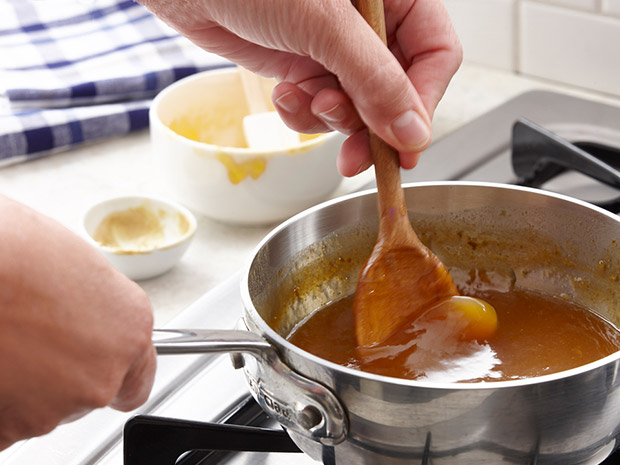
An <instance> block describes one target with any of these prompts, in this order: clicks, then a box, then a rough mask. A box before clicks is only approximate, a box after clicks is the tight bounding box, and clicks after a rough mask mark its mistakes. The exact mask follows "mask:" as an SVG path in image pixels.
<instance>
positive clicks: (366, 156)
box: [336, 129, 372, 177]
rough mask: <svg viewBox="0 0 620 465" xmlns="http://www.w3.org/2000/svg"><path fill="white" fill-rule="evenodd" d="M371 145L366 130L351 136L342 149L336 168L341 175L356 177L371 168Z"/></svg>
mask: <svg viewBox="0 0 620 465" xmlns="http://www.w3.org/2000/svg"><path fill="white" fill-rule="evenodd" d="M371 165H372V158H371V157H370V145H369V143H368V130H366V129H364V130H362V131H359V132H357V133H355V134H353V135H352V136H349V137H348V138H347V139H346V140H345V141H344V142H343V143H342V146H341V147H340V152H339V153H338V158H337V159H336V166H337V167H338V171H340V174H342V175H343V176H346V177H351V176H355V175H357V174H360V173H362V172H363V171H365V170H367V169H368V168H370V166H371Z"/></svg>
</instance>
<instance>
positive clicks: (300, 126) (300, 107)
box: [271, 82, 330, 133]
mask: <svg viewBox="0 0 620 465" xmlns="http://www.w3.org/2000/svg"><path fill="white" fill-rule="evenodd" d="M271 99H272V100H273V104H274V106H275V108H276V110H277V111H278V114H279V115H280V117H281V118H282V121H284V123H285V124H286V125H287V126H288V127H290V128H291V129H293V130H295V131H298V132H305V133H319V132H329V131H330V128H329V126H327V125H326V124H325V123H324V122H323V121H321V120H320V119H319V118H317V117H316V116H315V115H314V114H313V113H312V111H311V110H310V106H311V104H312V95H310V94H308V93H307V92H305V91H303V90H302V89H301V88H300V87H299V86H297V85H295V84H293V83H291V82H281V83H280V84H278V85H276V86H275V87H274V89H273V92H272V94H271Z"/></svg>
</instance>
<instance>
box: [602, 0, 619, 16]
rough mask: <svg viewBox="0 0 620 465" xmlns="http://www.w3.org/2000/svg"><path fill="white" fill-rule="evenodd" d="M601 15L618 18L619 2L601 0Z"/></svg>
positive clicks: (616, 0)
mask: <svg viewBox="0 0 620 465" xmlns="http://www.w3.org/2000/svg"><path fill="white" fill-rule="evenodd" d="M602 8H603V13H606V14H610V15H616V16H620V0H603V6H602Z"/></svg>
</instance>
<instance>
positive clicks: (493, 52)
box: [444, 0, 620, 95]
mask: <svg viewBox="0 0 620 465" xmlns="http://www.w3.org/2000/svg"><path fill="white" fill-rule="evenodd" d="M444 4H445V5H446V7H447V9H448V12H449V13H450V16H451V17H452V21H453V23H454V26H455V28H456V31H457V33H458V35H459V37H460V38H461V42H462V44H463V52H464V58H465V60H466V61H470V62H473V63H479V64H483V65H487V66H492V67H495V68H499V69H503V70H509V71H514V72H516V73H521V74H524V75H530V76H533V77H539V78H544V79H548V80H552V81H557V82H560V83H564V84H569V85H573V86H578V87H583V88H586V89H590V90H595V91H600V92H605V93H610V94H614V95H620V0H444Z"/></svg>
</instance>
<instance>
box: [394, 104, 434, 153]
mask: <svg viewBox="0 0 620 465" xmlns="http://www.w3.org/2000/svg"><path fill="white" fill-rule="evenodd" d="M392 132H393V133H394V135H395V136H396V138H397V139H398V140H399V141H400V142H401V143H402V144H404V145H405V146H406V147H407V149H409V150H416V149H419V148H421V147H423V146H425V145H426V143H427V142H428V140H429V139H430V137H431V131H430V129H429V127H428V125H427V124H426V122H425V121H424V120H423V119H422V117H421V116H420V114H419V113H418V112H415V111H413V110H407V111H406V112H404V113H403V114H402V115H400V116H399V117H398V118H396V119H395V120H394V121H393V122H392Z"/></svg>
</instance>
